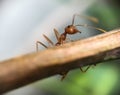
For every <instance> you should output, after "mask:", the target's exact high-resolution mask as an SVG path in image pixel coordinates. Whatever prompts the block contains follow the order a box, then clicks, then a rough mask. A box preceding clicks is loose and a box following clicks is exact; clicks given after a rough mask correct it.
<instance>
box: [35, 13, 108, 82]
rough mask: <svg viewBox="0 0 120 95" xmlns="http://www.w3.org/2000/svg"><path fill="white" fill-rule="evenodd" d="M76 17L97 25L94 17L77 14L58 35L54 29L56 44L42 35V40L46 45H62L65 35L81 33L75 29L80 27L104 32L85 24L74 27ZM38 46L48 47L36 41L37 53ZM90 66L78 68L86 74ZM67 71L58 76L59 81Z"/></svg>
mask: <svg viewBox="0 0 120 95" xmlns="http://www.w3.org/2000/svg"><path fill="white" fill-rule="evenodd" d="M76 16H80V17H83V18H86V19H88V20H91V21H92V22H95V23H97V22H98V20H97V19H96V18H94V17H90V16H82V15H79V14H74V15H73V19H72V24H71V25H68V26H67V27H65V31H64V32H63V33H62V34H61V35H60V34H59V32H58V31H57V30H56V29H54V33H55V36H56V39H57V43H56V44H54V43H53V42H52V41H51V40H50V39H49V38H48V37H47V36H46V35H44V34H43V36H44V38H45V39H46V40H47V41H48V43H50V44H51V45H52V46H59V45H62V44H64V42H65V41H66V37H67V34H70V35H73V34H76V33H81V31H79V30H78V29H77V28H76V27H77V26H82V27H87V28H92V29H96V30H99V31H101V32H106V31H105V30H103V29H101V28H97V27H93V26H90V25H87V24H77V25H74V21H75V17H76ZM38 44H41V45H42V46H44V47H45V48H49V47H48V46H46V45H45V44H43V43H42V42H40V41H37V42H36V50H37V51H38ZM89 67H90V65H89V66H88V67H87V68H86V69H85V70H83V69H82V68H81V67H80V70H81V71H82V72H86V71H87V70H88V69H89ZM67 73H68V71H66V72H62V73H61V74H60V75H62V78H61V80H63V79H64V78H65V76H66V75H67Z"/></svg>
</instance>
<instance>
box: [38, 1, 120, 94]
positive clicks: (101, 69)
mask: <svg viewBox="0 0 120 95" xmlns="http://www.w3.org/2000/svg"><path fill="white" fill-rule="evenodd" d="M62 1H63V0H62ZM113 4H114V3H113ZM119 8H120V7H118V6H117V7H115V6H112V4H111V5H110V4H109V2H96V3H95V4H93V6H91V7H89V9H88V10H87V11H86V13H87V14H88V15H92V16H95V17H97V18H98V19H99V20H100V22H99V25H98V26H100V27H102V28H103V29H106V30H112V29H115V28H119V25H120V12H119ZM117 63H120V61H119V62H116V61H114V62H106V63H104V64H98V65H97V66H96V67H94V66H92V67H94V68H92V67H91V68H90V69H89V70H88V71H87V72H86V73H82V72H81V71H80V70H73V71H71V72H69V74H68V75H67V77H66V78H65V80H63V81H62V82H61V81H60V77H58V78H56V77H52V78H49V79H45V80H43V81H40V82H39V83H37V84H36V85H37V86H38V87H40V88H41V89H42V90H43V91H45V92H48V93H49V94H48V95H120V91H119V90H120V89H119V88H120V75H119V73H118V72H119V71H120V70H119V67H118V65H117Z"/></svg>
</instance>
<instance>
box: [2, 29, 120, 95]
mask: <svg viewBox="0 0 120 95" xmlns="http://www.w3.org/2000/svg"><path fill="white" fill-rule="evenodd" d="M117 58H120V29H118V30H113V31H110V32H107V33H104V34H101V35H97V36H94V37H91V38H87V39H83V40H79V41H75V42H71V43H67V44H64V45H62V46H59V47H53V48H49V49H46V50H44V51H40V52H38V53H31V54H27V55H23V56H19V57H16V58H12V59H9V60H6V61H2V62H0V93H4V92H6V91H10V90H13V89H16V88H18V87H21V86H24V85H26V84H29V83H32V82H34V81H37V80H40V79H43V78H47V77H49V76H52V75H55V74H61V73H62V72H65V71H68V70H72V69H75V68H79V67H82V66H86V65H93V64H97V63H99V62H102V61H106V60H111V59H117Z"/></svg>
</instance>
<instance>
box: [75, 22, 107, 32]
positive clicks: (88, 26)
mask: <svg viewBox="0 0 120 95" xmlns="http://www.w3.org/2000/svg"><path fill="white" fill-rule="evenodd" d="M75 26H82V27H87V28H92V29H96V30H99V31H101V32H104V33H105V32H107V31H105V30H103V29H101V28H97V27H94V26H90V25H87V24H78V25H75Z"/></svg>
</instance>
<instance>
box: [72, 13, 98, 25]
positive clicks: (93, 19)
mask: <svg viewBox="0 0 120 95" xmlns="http://www.w3.org/2000/svg"><path fill="white" fill-rule="evenodd" d="M76 16H79V17H82V18H86V19H88V20H90V21H92V22H95V23H98V19H97V18H95V17H92V16H83V15H79V14H74V15H73V20H72V25H74V20H75V17H76Z"/></svg>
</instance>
